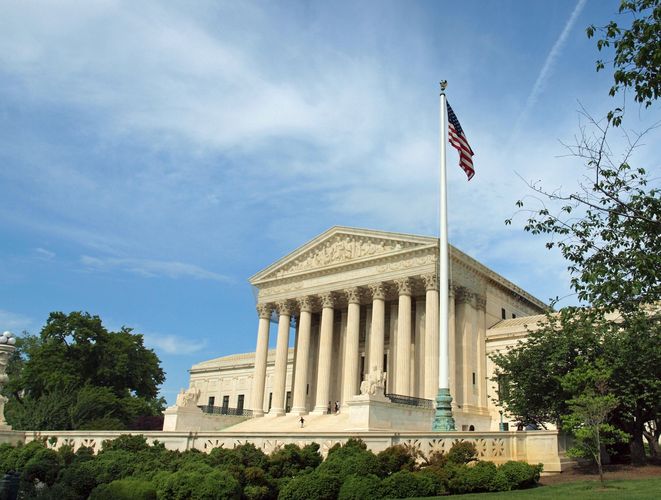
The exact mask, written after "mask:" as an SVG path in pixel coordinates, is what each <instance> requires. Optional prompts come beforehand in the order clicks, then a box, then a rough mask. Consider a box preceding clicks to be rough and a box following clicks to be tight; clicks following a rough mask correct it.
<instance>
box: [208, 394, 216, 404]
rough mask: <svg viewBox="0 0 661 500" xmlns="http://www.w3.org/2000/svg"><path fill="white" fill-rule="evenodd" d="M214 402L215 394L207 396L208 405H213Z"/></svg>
mask: <svg viewBox="0 0 661 500" xmlns="http://www.w3.org/2000/svg"><path fill="white" fill-rule="evenodd" d="M215 402H216V398H215V396H209V406H213V405H214V403H215Z"/></svg>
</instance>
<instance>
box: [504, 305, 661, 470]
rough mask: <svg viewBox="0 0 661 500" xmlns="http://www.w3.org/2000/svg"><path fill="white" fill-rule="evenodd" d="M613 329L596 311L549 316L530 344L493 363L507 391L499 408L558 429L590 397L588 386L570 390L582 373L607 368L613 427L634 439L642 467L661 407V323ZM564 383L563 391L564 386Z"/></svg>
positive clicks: (637, 318) (641, 319) (640, 321)
mask: <svg viewBox="0 0 661 500" xmlns="http://www.w3.org/2000/svg"><path fill="white" fill-rule="evenodd" d="M618 318H619V319H618V320H617V321H614V320H612V319H610V317H607V316H605V315H604V314H603V313H602V312H601V311H600V310H598V309H596V308H576V307H571V308H570V307H568V308H564V309H562V310H561V311H560V312H558V313H549V314H548V315H547V316H546V319H545V320H544V321H542V322H541V323H540V324H539V325H538V327H537V329H535V330H533V331H530V332H529V334H528V337H527V339H526V341H524V342H521V343H520V344H518V345H517V346H515V347H514V348H512V349H511V350H509V351H507V352H500V353H497V354H495V355H494V356H493V360H494V362H495V363H496V365H497V376H503V375H504V376H506V377H507V378H508V379H509V381H510V385H509V390H508V391H506V392H505V393H503V392H499V394H498V396H499V401H500V404H501V405H503V406H504V407H505V409H506V410H507V412H508V413H509V414H511V415H512V416H513V417H514V418H516V419H518V420H520V421H522V422H526V423H528V422H534V423H538V424H541V425H544V423H545V422H551V423H553V424H555V425H557V426H558V427H561V426H562V424H563V417H565V416H567V415H570V414H571V413H572V411H573V409H574V410H575V409H576V408H572V403H570V402H571V401H576V400H579V399H580V398H581V396H582V395H586V396H589V395H590V394H589V392H586V389H587V386H585V385H580V384H573V385H572V384H569V383H568V382H567V381H568V380H569V378H567V377H571V375H570V374H572V373H576V372H575V371H576V370H579V369H584V370H585V369H592V368H595V367H599V366H608V367H609V378H608V389H609V393H610V394H612V395H613V396H614V397H615V398H616V400H617V405H616V406H615V407H614V408H613V411H612V413H611V414H610V415H611V416H610V423H611V424H613V425H614V426H615V427H616V428H617V429H619V430H621V431H623V432H626V433H627V434H629V436H631V440H630V447H631V455H632V460H633V461H634V462H635V463H642V462H644V460H645V456H644V447H643V432H644V430H645V423H646V422H650V421H654V422H658V420H659V418H660V411H659V410H660V406H659V402H660V401H661V323H660V321H659V318H658V317H654V316H653V317H652V318H651V319H650V317H648V315H646V314H637V315H633V314H632V315H629V317H628V319H627V322H626V323H625V321H624V319H623V318H622V316H618ZM563 380H564V381H565V383H564V384H563Z"/></svg>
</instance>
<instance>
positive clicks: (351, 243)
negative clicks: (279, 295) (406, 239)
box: [277, 236, 403, 277]
mask: <svg viewBox="0 0 661 500" xmlns="http://www.w3.org/2000/svg"><path fill="white" fill-rule="evenodd" d="M402 248H403V247H402V244H401V243H399V242H397V243H393V242H390V241H386V240H378V241H376V240H372V239H369V238H360V237H354V236H343V237H334V238H332V239H331V240H328V241H326V242H325V243H324V244H323V245H322V246H321V247H320V248H317V249H316V250H312V251H310V252H309V253H307V254H306V255H303V256H301V257H299V258H298V259H297V260H295V261H294V262H292V264H290V265H289V266H288V267H286V268H285V269H282V270H280V271H278V273H277V276H278V277H280V276H284V275H286V274H289V273H294V272H297V271H303V270H306V269H311V268H315V267H323V266H328V265H331V264H339V263H341V262H346V261H349V260H352V259H359V258H362V257H369V256H372V255H378V254H382V253H386V252H391V251H396V250H401V249H402Z"/></svg>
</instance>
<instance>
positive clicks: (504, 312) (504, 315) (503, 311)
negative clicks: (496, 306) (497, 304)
mask: <svg viewBox="0 0 661 500" xmlns="http://www.w3.org/2000/svg"><path fill="white" fill-rule="evenodd" d="M500 317H501V318H502V319H506V318H507V312H506V311H505V308H504V307H503V308H501V309H500Z"/></svg>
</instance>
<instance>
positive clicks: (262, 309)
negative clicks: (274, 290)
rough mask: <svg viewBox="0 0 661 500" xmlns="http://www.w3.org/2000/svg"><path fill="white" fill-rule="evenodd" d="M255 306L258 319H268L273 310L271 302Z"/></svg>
mask: <svg viewBox="0 0 661 500" xmlns="http://www.w3.org/2000/svg"><path fill="white" fill-rule="evenodd" d="M256 308H257V314H259V317H260V319H269V318H270V317H271V312H273V304H257V306H256Z"/></svg>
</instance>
